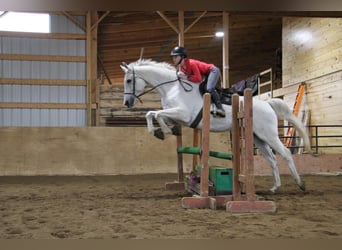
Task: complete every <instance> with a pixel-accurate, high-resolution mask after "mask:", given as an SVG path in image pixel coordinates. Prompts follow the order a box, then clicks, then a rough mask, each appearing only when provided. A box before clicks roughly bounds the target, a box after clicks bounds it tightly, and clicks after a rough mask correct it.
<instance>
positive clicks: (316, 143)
mask: <svg viewBox="0 0 342 250" xmlns="http://www.w3.org/2000/svg"><path fill="white" fill-rule="evenodd" d="M289 127H291V126H279V127H278V128H280V129H281V128H289ZM306 127H307V128H308V129H309V130H310V131H311V133H312V134H311V135H310V136H309V138H310V140H311V142H312V145H311V149H313V151H314V154H318V153H319V152H318V151H319V149H320V148H342V125H308V126H306ZM321 128H336V129H340V130H339V131H336V134H329V135H320V134H319V133H320V131H319V130H320V129H321ZM279 137H280V138H281V139H286V138H289V137H291V136H279ZM292 138H293V141H294V142H295V141H297V140H298V139H299V137H298V136H296V135H294V136H293V137H292ZM322 138H336V139H338V138H340V139H341V144H334V145H321V140H320V139H322ZM288 148H290V150H291V151H292V152H293V151H294V150H295V149H299V148H303V146H296V145H291V146H289V147H288ZM341 152H342V150H341Z"/></svg>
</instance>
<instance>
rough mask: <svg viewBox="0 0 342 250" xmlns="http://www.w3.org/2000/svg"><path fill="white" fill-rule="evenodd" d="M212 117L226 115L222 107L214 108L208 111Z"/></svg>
mask: <svg viewBox="0 0 342 250" xmlns="http://www.w3.org/2000/svg"><path fill="white" fill-rule="evenodd" d="M210 113H211V114H212V115H213V116H214V117H222V118H223V117H226V112H224V110H222V109H215V110H212V111H211V112H210Z"/></svg>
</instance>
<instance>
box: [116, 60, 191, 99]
mask: <svg viewBox="0 0 342 250" xmlns="http://www.w3.org/2000/svg"><path fill="white" fill-rule="evenodd" d="M123 66H124V67H126V68H127V69H128V66H127V65H123ZM132 72H133V79H132V80H133V83H132V84H133V90H132V93H127V92H124V95H133V96H134V97H135V98H136V99H138V100H139V102H140V103H143V102H142V100H141V99H140V97H141V96H143V95H145V94H147V93H149V92H151V91H153V90H155V89H156V88H159V87H160V86H162V85H165V84H169V83H173V82H177V81H178V82H179V83H180V84H181V86H182V87H183V89H184V90H185V91H186V92H190V91H191V90H192V89H193V86H192V85H191V84H190V83H188V82H184V81H182V80H181V79H180V78H179V77H178V74H176V76H177V78H176V79H174V80H170V81H166V82H161V83H159V84H157V85H155V86H153V87H152V88H150V89H148V90H146V91H143V92H142V93H140V94H139V95H137V94H136V93H135V88H136V87H135V85H136V81H135V79H136V78H140V79H141V80H143V81H145V82H147V81H146V80H145V79H144V78H142V77H138V76H136V75H135V70H134V67H132ZM184 84H186V85H187V86H188V87H190V88H189V89H187V88H186V86H184Z"/></svg>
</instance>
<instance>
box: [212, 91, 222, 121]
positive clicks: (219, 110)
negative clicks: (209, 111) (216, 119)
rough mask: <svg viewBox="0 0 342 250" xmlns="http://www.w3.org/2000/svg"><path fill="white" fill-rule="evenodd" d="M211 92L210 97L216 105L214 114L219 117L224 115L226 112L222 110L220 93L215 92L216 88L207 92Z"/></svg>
mask: <svg viewBox="0 0 342 250" xmlns="http://www.w3.org/2000/svg"><path fill="white" fill-rule="evenodd" d="M209 93H210V94H211V97H212V99H213V101H214V103H215V106H216V107H217V110H216V114H217V115H218V116H221V117H225V116H226V112H225V111H224V109H223V107H222V103H221V100H220V95H219V94H218V93H217V91H216V89H213V90H212V91H211V92H209Z"/></svg>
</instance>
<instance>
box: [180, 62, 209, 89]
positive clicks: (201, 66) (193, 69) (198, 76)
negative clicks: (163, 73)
mask: <svg viewBox="0 0 342 250" xmlns="http://www.w3.org/2000/svg"><path fill="white" fill-rule="evenodd" d="M213 67H214V64H208V63H205V62H201V61H198V60H195V59H189V58H184V64H183V65H181V67H180V70H181V71H182V72H183V73H184V74H186V75H187V76H188V80H189V81H192V82H197V83H199V82H201V81H202V75H206V74H208V73H209V71H210V70H211V69H212V68H213Z"/></svg>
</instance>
